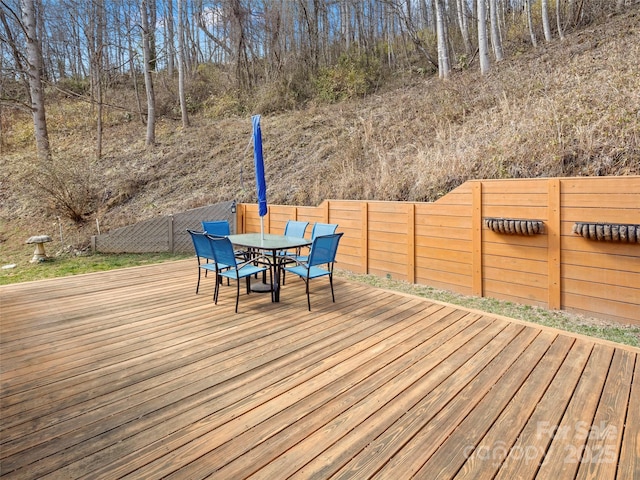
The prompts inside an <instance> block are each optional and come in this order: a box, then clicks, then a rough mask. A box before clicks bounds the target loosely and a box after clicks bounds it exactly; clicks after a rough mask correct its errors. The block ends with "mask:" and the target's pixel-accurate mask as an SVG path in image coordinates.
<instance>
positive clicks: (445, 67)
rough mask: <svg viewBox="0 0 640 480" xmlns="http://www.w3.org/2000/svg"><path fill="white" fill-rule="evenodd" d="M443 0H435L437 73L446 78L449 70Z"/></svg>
mask: <svg viewBox="0 0 640 480" xmlns="http://www.w3.org/2000/svg"><path fill="white" fill-rule="evenodd" d="M443 3H444V2H443V0H435V4H436V32H437V36H438V75H439V76H440V78H442V79H445V80H446V79H448V78H449V73H450V71H451V66H450V63H449V49H448V46H447V25H446V17H445V15H444V5H443Z"/></svg>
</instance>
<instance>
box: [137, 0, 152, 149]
mask: <svg viewBox="0 0 640 480" xmlns="http://www.w3.org/2000/svg"><path fill="white" fill-rule="evenodd" d="M147 1H148V0H142V2H141V4H140V20H141V22H142V53H143V57H144V84H145V87H146V91H147V138H146V144H147V145H154V144H155V143H156V96H155V93H154V91H153V77H152V76H151V70H152V68H153V64H152V61H151V60H152V59H151V48H150V43H149V17H148V14H147ZM152 1H153V0H152Z"/></svg>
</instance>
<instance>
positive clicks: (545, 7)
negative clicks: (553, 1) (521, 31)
mask: <svg viewBox="0 0 640 480" xmlns="http://www.w3.org/2000/svg"><path fill="white" fill-rule="evenodd" d="M541 14H542V31H543V32H544V40H545V41H546V42H550V41H551V40H553V38H552V37H551V26H550V25H549V0H542V2H541Z"/></svg>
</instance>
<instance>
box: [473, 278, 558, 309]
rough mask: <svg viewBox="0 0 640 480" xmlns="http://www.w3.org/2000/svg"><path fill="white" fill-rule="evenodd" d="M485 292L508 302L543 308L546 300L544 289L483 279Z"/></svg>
mask: <svg viewBox="0 0 640 480" xmlns="http://www.w3.org/2000/svg"><path fill="white" fill-rule="evenodd" d="M484 283H485V285H484V287H485V291H486V292H487V293H488V292H491V293H492V295H490V296H492V297H495V298H501V299H504V300H510V301H513V302H517V303H529V304H533V305H538V306H545V305H546V303H547V302H546V299H547V289H546V288H536V287H532V286H527V285H518V284H516V283H513V282H511V281H501V280H494V279H485V282H484Z"/></svg>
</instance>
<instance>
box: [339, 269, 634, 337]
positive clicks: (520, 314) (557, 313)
mask: <svg viewBox="0 0 640 480" xmlns="http://www.w3.org/2000/svg"><path fill="white" fill-rule="evenodd" d="M336 275H339V276H340V277H342V278H345V279H348V280H352V281H355V282H360V283H366V284H368V285H372V286H375V287H380V288H385V289H389V290H395V291H399V292H404V293H408V294H411V295H416V296H419V297H424V298H428V299H430V300H437V301H440V302H445V303H450V304H452V305H458V306H460V307H465V308H470V309H474V310H480V311H483V312H487V313H493V314H496V315H503V316H505V317H509V318H515V319H518V320H524V321H526V322H532V323H537V324H539V325H545V326H547V327H553V328H558V329H560V330H565V331H567V332H573V333H579V334H582V335H588V336H590V337H597V338H601V339H604V340H609V341H612V342H616V343H622V344H625V345H631V346H633V347H640V327H637V326H634V325H624V324H618V323H614V322H609V321H606V320H602V319H597V318H592V317H585V316H583V315H578V314H573V313H569V312H566V311H563V310H547V309H545V308H541V307H533V306H531V305H522V304H518V303H514V302H507V301H502V300H497V299H495V298H486V297H473V296H465V295H461V294H458V293H454V292H450V291H446V290H438V289H436V288H433V287H428V286H426V285H415V284H411V283H408V282H402V281H398V280H392V279H390V278H381V277H376V276H374V275H356V274H353V273H349V272H344V271H340V272H336Z"/></svg>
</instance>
